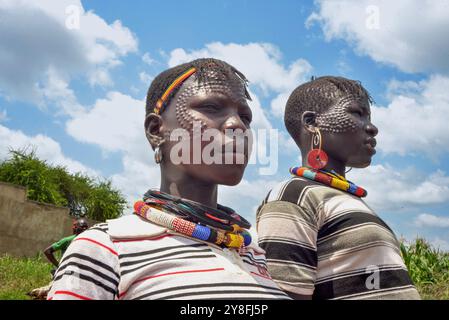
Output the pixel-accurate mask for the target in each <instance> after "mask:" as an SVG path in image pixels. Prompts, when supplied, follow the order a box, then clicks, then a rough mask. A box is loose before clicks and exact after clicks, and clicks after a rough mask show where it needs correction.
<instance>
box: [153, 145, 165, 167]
mask: <svg viewBox="0 0 449 320" xmlns="http://www.w3.org/2000/svg"><path fill="white" fill-rule="evenodd" d="M164 142H165V141H164V140H162V141H161V142H159V143H158V144H157V146H156V148H155V149H154V161H155V162H156V163H157V164H160V163H161V162H162V151H161V146H162V145H163V144H164Z"/></svg>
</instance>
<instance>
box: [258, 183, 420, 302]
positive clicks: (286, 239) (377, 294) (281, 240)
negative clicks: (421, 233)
mask: <svg viewBox="0 0 449 320" xmlns="http://www.w3.org/2000/svg"><path fill="white" fill-rule="evenodd" d="M257 231H258V235H259V245H260V246H261V247H262V248H263V249H265V251H266V257H267V261H268V271H269V272H270V274H271V275H272V277H273V279H274V280H275V281H276V282H277V283H278V284H279V286H280V287H281V288H282V289H283V290H284V291H287V292H292V293H295V294H298V295H306V296H312V298H313V299H419V298H420V297H419V294H418V292H417V290H416V288H415V287H414V285H413V283H412V281H411V279H410V277H409V274H408V271H407V268H406V266H405V264H404V262H403V259H402V257H401V253H400V245H399V242H398V240H397V239H396V237H395V235H394V233H393V231H392V230H391V229H390V228H389V227H388V226H387V225H386V223H385V222H384V221H382V219H380V218H379V217H378V216H377V215H376V214H375V213H374V212H373V210H371V209H370V208H369V207H368V205H367V204H366V203H365V202H364V201H363V200H362V199H360V198H358V197H356V196H354V195H351V194H349V193H346V192H343V191H341V190H337V189H334V188H331V187H328V186H325V185H323V184H320V183H318V182H315V181H311V180H308V179H305V178H301V177H294V178H292V179H290V180H288V181H286V182H283V183H280V184H279V185H278V186H276V187H275V188H273V189H272V190H271V191H270V193H269V194H268V196H267V198H266V199H265V200H264V201H263V203H262V204H261V206H260V207H259V209H258V212H257Z"/></svg>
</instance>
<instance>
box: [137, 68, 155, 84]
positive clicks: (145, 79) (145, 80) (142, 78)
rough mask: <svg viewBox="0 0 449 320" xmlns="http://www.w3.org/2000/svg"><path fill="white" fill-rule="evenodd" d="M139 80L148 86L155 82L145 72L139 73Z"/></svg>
mask: <svg viewBox="0 0 449 320" xmlns="http://www.w3.org/2000/svg"><path fill="white" fill-rule="evenodd" d="M139 78H140V81H142V83H144V84H145V85H147V86H150V83H151V81H153V79H154V77H153V76H151V75H149V74H148V73H146V72H145V71H142V72H141V73H139Z"/></svg>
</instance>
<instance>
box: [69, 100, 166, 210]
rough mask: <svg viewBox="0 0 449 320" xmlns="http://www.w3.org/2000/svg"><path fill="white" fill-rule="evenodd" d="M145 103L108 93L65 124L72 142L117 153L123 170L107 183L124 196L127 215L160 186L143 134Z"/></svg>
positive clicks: (157, 173)
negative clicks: (120, 156)
mask: <svg viewBox="0 0 449 320" xmlns="http://www.w3.org/2000/svg"><path fill="white" fill-rule="evenodd" d="M144 117H145V102H144V101H142V100H136V99H134V98H132V97H130V96H128V95H124V94H122V93H119V92H109V93H108V94H107V95H106V97H105V98H104V99H98V100H97V101H96V102H95V104H94V106H93V107H92V108H91V109H90V110H88V111H84V112H82V113H79V114H78V115H76V116H74V117H73V118H72V119H71V120H69V121H68V122H67V124H66V129H67V132H68V133H69V134H70V135H71V136H72V137H73V138H75V139H76V140H78V141H80V142H83V143H89V144H93V145H97V146H98V147H100V148H101V150H102V151H104V152H106V153H107V152H120V154H121V155H122V166H123V170H122V171H121V172H118V173H116V174H114V175H113V176H112V177H111V180H112V182H113V184H114V186H115V187H117V188H118V189H120V190H121V191H122V192H123V194H124V195H125V197H126V199H127V201H128V205H129V206H130V207H129V209H128V210H127V211H126V213H131V211H132V205H133V204H134V202H135V201H136V200H137V199H139V198H142V196H143V193H145V192H146V190H147V189H149V188H158V187H159V184H160V173H159V166H157V165H156V164H155V163H154V160H153V151H152V149H151V147H150V145H149V143H148V141H147V140H146V138H145V132H144V125H143V122H144Z"/></svg>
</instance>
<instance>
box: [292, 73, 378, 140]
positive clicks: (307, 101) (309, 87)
mask: <svg viewBox="0 0 449 320" xmlns="http://www.w3.org/2000/svg"><path fill="white" fill-rule="evenodd" d="M343 97H346V98H347V97H349V98H350V99H354V100H363V101H368V103H370V104H371V103H373V99H372V98H371V95H370V94H369V93H368V91H367V90H366V89H365V88H364V87H363V86H362V84H361V82H360V81H356V80H349V79H346V78H343V77H333V76H323V77H319V78H314V77H312V80H311V81H309V82H306V83H304V84H302V85H300V86H299V87H297V88H296V89H295V90H293V92H292V93H291V95H290V97H289V98H288V101H287V105H286V107H285V113H284V123H285V127H286V128H287V131H288V132H289V133H290V135H291V136H292V137H293V139H294V140H295V141H296V140H297V138H298V137H299V134H300V132H301V126H302V119H301V117H302V114H303V112H304V111H314V112H316V113H317V114H318V115H319V114H323V113H325V112H326V111H328V110H329V109H330V108H331V107H332V106H334V105H335V104H337V103H338V102H339V101H340V99H342V98H343ZM297 142H298V141H297Z"/></svg>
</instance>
